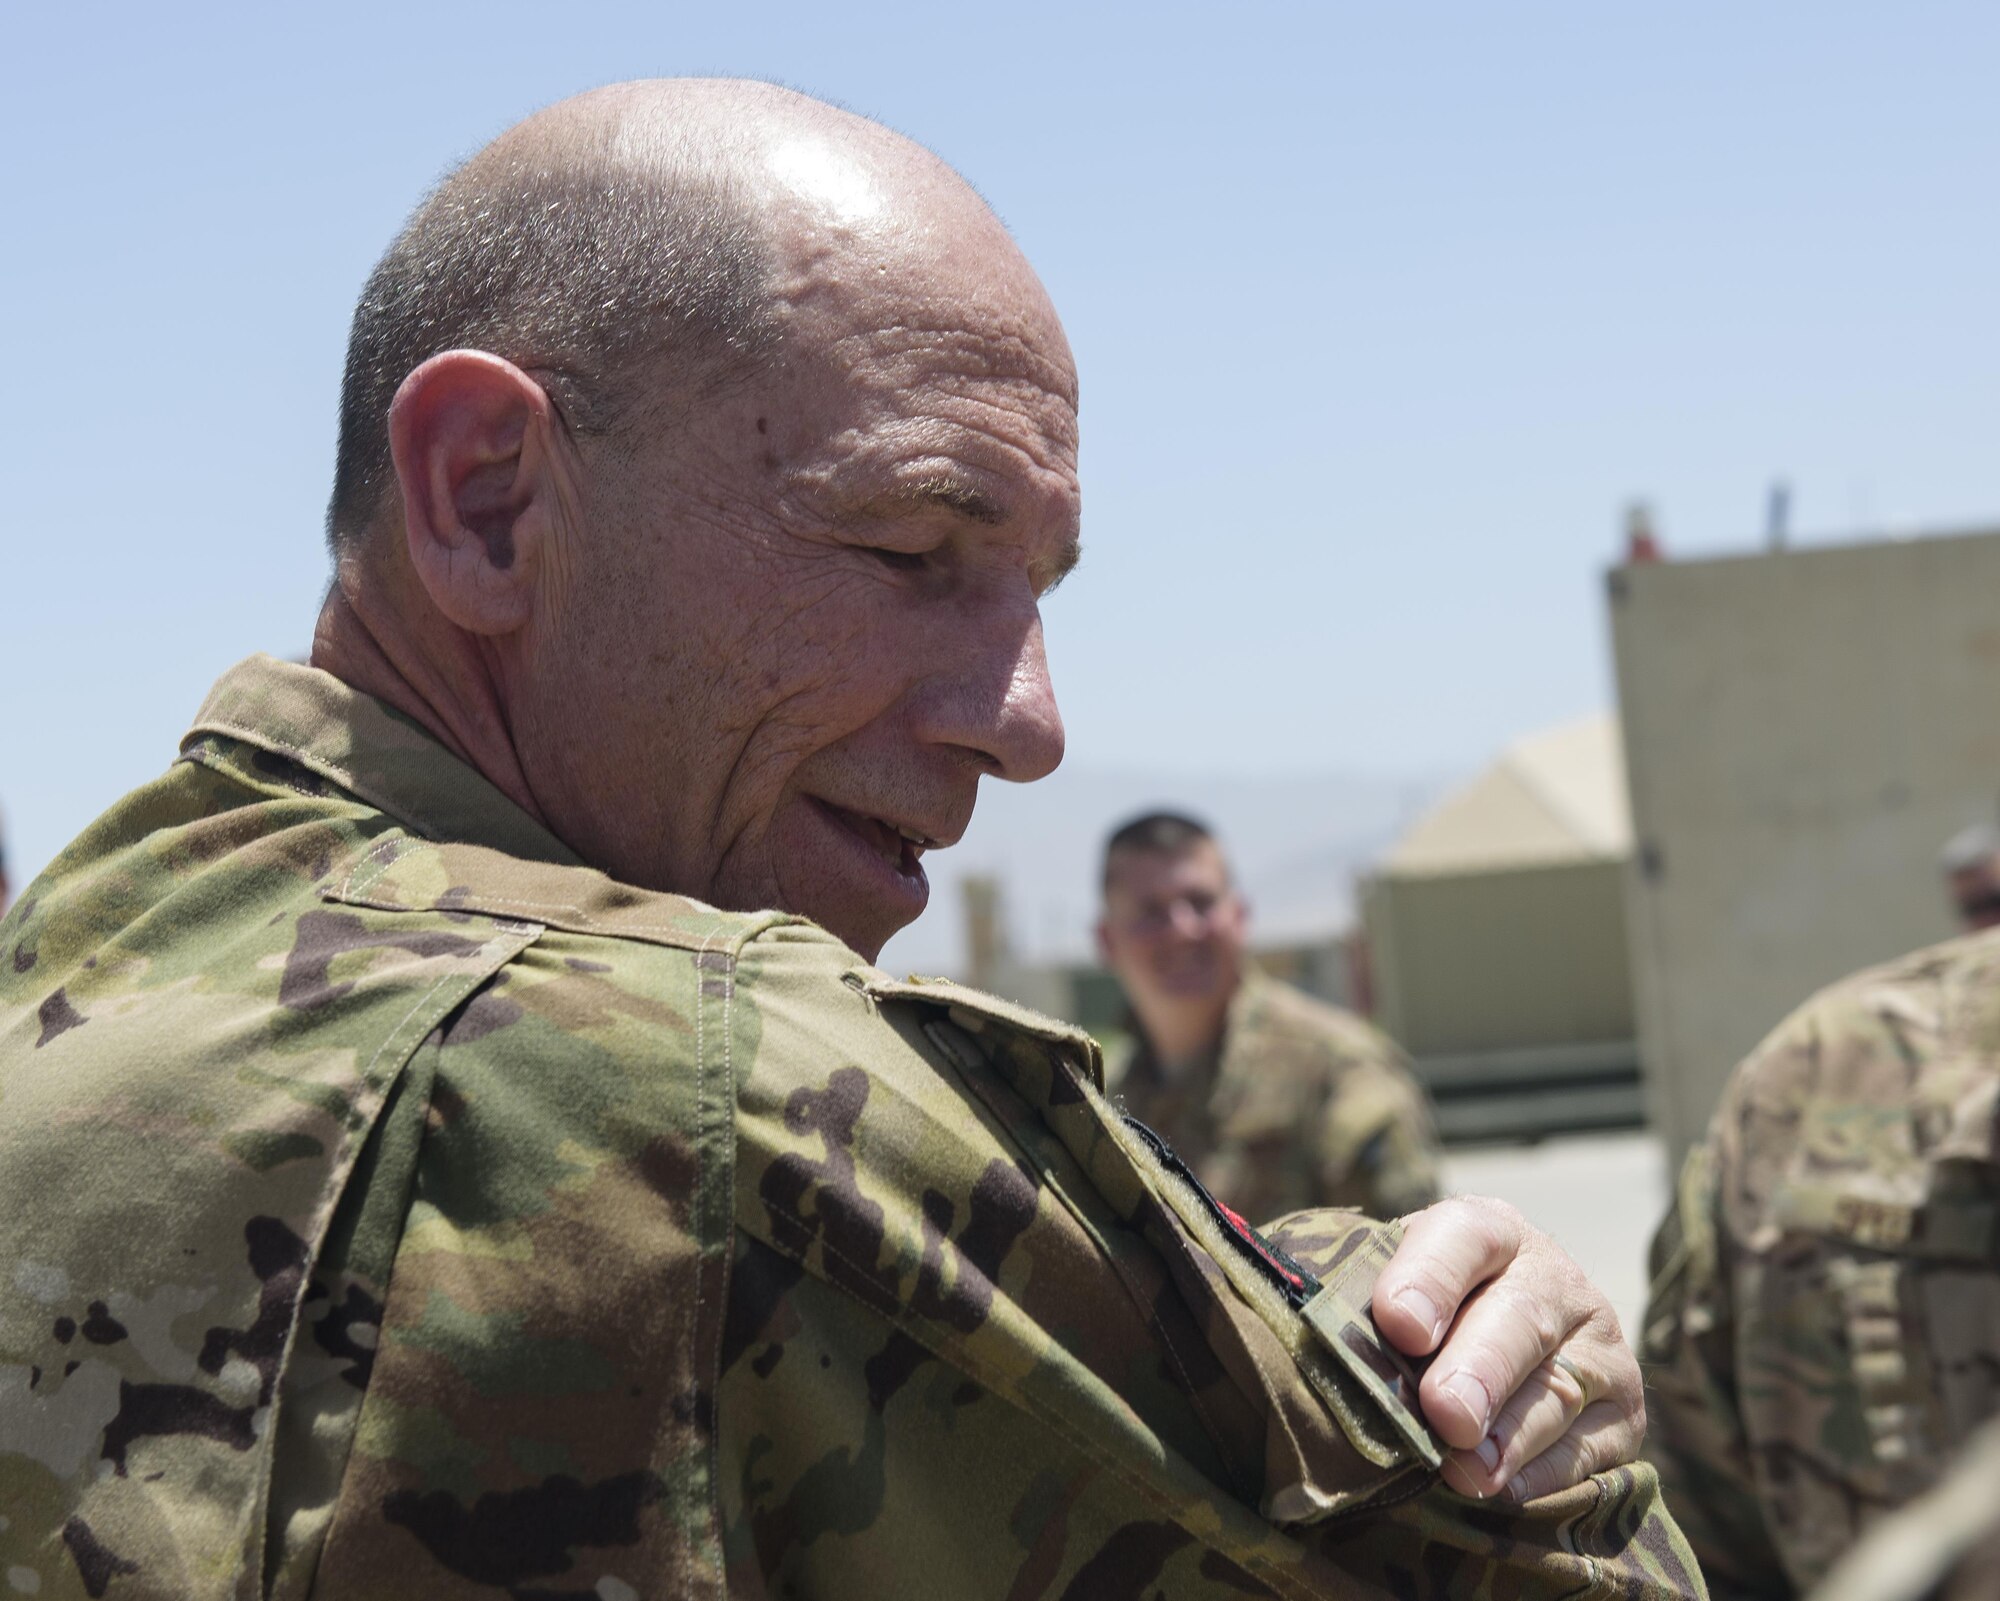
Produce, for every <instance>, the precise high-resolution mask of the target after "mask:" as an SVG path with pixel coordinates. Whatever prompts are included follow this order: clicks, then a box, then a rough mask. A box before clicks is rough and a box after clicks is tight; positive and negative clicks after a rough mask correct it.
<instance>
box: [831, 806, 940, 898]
mask: <svg viewBox="0 0 2000 1601" xmlns="http://www.w3.org/2000/svg"><path fill="white" fill-rule="evenodd" d="M818 804H819V806H820V807H821V808H822V809H823V810H825V811H826V813H827V814H828V815H829V816H830V817H832V818H833V820H834V821H835V822H836V823H838V824H840V826H841V827H842V828H844V829H846V830H847V831H848V833H850V834H852V835H853V836H854V837H855V838H856V839H858V840H860V841H861V842H862V843H863V844H864V845H866V846H868V847H869V849H871V850H872V851H874V853H875V854H876V855H877V856H879V857H881V858H882V861H883V863H884V865H886V866H887V867H889V868H891V869H893V870H894V871H896V872H898V873H901V874H902V875H903V876H904V877H905V878H916V879H921V878H923V877H924V866H923V858H924V852H925V851H927V850H931V849H934V848H937V847H938V844H939V842H938V841H937V840H935V839H932V838H931V837H930V836H929V835H927V834H925V833H923V832H922V831H921V830H919V829H915V828H912V827H910V826H909V825H907V824H904V823H892V822H890V821H888V820H887V819H886V818H881V817H873V816H870V815H869V814H868V813H866V812H857V811H851V810H849V809H848V808H847V807H845V806H836V805H834V803H833V802H832V801H827V800H823V801H819V802H818Z"/></svg>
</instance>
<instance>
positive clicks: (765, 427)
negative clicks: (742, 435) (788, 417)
mask: <svg viewBox="0 0 2000 1601" xmlns="http://www.w3.org/2000/svg"><path fill="white" fill-rule="evenodd" d="M770 431H771V419H770V418H769V417H759V418H758V419H757V432H758V433H760V434H768V433H769V432H770Z"/></svg>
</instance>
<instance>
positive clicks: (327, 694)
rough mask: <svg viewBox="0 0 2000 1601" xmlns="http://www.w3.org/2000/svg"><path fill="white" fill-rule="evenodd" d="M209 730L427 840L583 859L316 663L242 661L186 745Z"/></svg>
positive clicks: (569, 861) (214, 692) (418, 730)
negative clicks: (288, 765)
mask: <svg viewBox="0 0 2000 1601" xmlns="http://www.w3.org/2000/svg"><path fill="white" fill-rule="evenodd" d="M205 734H221V735H224V736H226V737H228V738H230V739H238V740H242V741H243V742H244V743H246V744H249V745H254V746H256V747H258V748H260V749H262V750H267V751H271V752H273V753H274V754H276V755H280V756H283V757H285V758H287V759H289V760H291V761H294V762H297V763H298V764H299V765H300V766H301V767H304V768H306V769H308V770H309V771H311V772H314V773H317V774H318V775H319V776H320V777H322V778H325V779H328V780H330V781H331V782H333V783H335V784H338V785H339V786H340V787H341V788H342V789H344V790H346V791H347V792H348V793H349V794H350V795H353V796H355V797H356V798H357V799H359V800H362V801H365V802H367V803H368V804H369V805H370V806H374V807H377V808H379V809H380V810H381V811H384V812H386V813H388V814H389V815H390V816H391V817H393V818H395V819H396V820H397V821H398V822H399V823H401V824H403V825H404V826H405V827H406V828H408V829H409V830H410V831H411V832H412V833H415V834H420V835H422V836H423V837H424V838H426V839H434V840H462V841H465V842H466V843H468V844H475V845H485V846H488V847H490V848H492V849H494V850H499V851H504V852H506V853H507V854H508V855H510V856H519V857H524V858H528V859H530V860H534V861H543V862H559V863H562V864H564V865H566V866H580V865H582V864H581V860H580V858H579V857H578V856H577V854H576V853H575V852H574V851H572V850H571V849H570V848H569V847H568V846H567V845H565V844H563V842H562V841H561V840H559V839H557V838H556V837H555V835H553V834H551V833H550V832H549V831H548V830H547V829H546V828H544V827H543V826H542V825H541V824H540V823H538V822H536V821H535V820H534V819H533V818H532V817H530V816H529V815H528V814H527V813H526V812H524V811H522V810H521V808H520V807H519V806H517V805H515V804H514V802H513V801H511V800H509V799H508V798H507V797H506V796H505V795H503V794H502V793H501V792H500V790H499V789H498V788H496V787H495V786H494V785H493V784H491V783H490V782H488V781H487V780H486V779H485V778H484V777H482V776H481V775H480V774H479V773H478V772H476V771H475V770H474V769H472V768H470V767H468V766H467V765H466V764H465V763H464V762H462V761H460V760H459V759H458V758H457V757H456V756H454V755H452V753H451V752H450V751H448V750H446V749H445V748H444V746H442V745H441V744H439V743H438V742H437V740H436V739H435V738H433V737H432V736H431V735H430V734H429V733H427V732H426V731H425V730H424V729H423V728H422V727H420V726H419V725H418V724H416V723H415V722H413V721H411V720H410V719H409V718H407V717H405V716H404V715H403V714H402V713H400V712H398V711H395V710H393V709H392V708H391V707H389V706H387V705H385V704H383V703H382V702H381V701H379V700H377V699H375V698H374V697H373V696H372V695H364V694H362V693H361V692H360V691H359V690H355V689H351V688H349V687H348V686H347V685H346V684H343V683H342V682H341V681H340V680H339V679H337V678H335V677H334V676H333V675H332V674H331V673H323V672H321V671H320V670H319V669H318V668H316V667H306V666H302V665H301V664H299V663H297V662H284V661H279V660H278V659H277V658H276V657H273V656H263V655H258V656H252V657H250V658H249V660H247V661H242V662H238V663H237V664H236V665H235V666H234V667H232V668H230V669H229V671H228V672H226V673H224V674H223V675H222V677H221V678H219V679H217V680H216V683H215V687H214V688H213V689H211V690H210V691H209V692H208V699H207V700H205V701H204V702H202V707H201V710H200V711H198V712H197V713H195V719H194V725H193V727H191V728H190V729H189V730H188V732H187V737H186V738H184V739H183V740H182V741H181V749H182V751H183V752H185V751H186V750H187V749H188V747H189V746H190V745H191V744H192V743H193V742H194V741H195V740H197V739H199V738H200V737H201V736H203V735H205Z"/></svg>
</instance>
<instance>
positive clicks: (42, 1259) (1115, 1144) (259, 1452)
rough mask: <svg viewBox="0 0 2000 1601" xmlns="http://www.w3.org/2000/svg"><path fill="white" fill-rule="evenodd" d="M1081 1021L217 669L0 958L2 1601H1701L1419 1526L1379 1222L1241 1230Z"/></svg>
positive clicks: (1586, 1559) (1663, 1531) (1631, 1491)
mask: <svg viewBox="0 0 2000 1601" xmlns="http://www.w3.org/2000/svg"><path fill="white" fill-rule="evenodd" d="M1098 1071H1099V1069H1098V1063H1097V1059H1096V1049H1095V1046H1094V1045H1093V1044H1092V1043H1091V1042H1090V1040H1089V1039H1088V1038H1087V1037H1086V1036H1083V1035H1080V1034H1077V1033H1075V1032H1073V1031H1071V1030H1070V1029H1068V1028H1066V1027H1064V1026H1063V1025H1060V1024H1057V1023H1053V1022H1050V1021H1047V1020H1045V1019H1041V1018H1038V1017H1035V1016H1033V1015H1032V1014H1027V1013H1023V1012H1019V1011H1015V1010H1013V1009H1010V1008H1008V1007H1006V1006H1004V1005H1001V1004H999V1003H996V1002H993V1001H990V1000H987V999H985V998H983V997H980V996H977V995H974V994H972V993H970V992H967V991H963V990H960V989H958V988H957V987H955V986H952V985H948V984H942V983H917V982H910V983H898V982H895V981H893V980H891V979H890V978H889V977H888V976H887V975H886V974H884V973H882V972H880V971H878V970H877V969H875V968H873V967H870V966H869V965H868V964H866V963H865V962H862V961H860V960H859V959H857V958H856V957H855V955H854V954H853V953H852V952H851V951H848V950H847V949H846V948H845V947H843V946H842V945H840V944H839V943H838V942H837V941H835V940H833V939H832V938H830V937H828V936H827V935H826V934H824V933H822V932H821V931H819V930H818V929H817V928H815V927H813V926H812V925H810V924H807V923H804V922H802V921H800V920H798V919H795V918H791V917H787V916H783V915H780V914H775V913H767V914H756V915H735V914H726V913H720V912H717V911H714V910H712V909H710V908H708V907H705V906H702V905H699V904H697V903H695V902H692V901H688V900H684V899H680V898H677V897H673V896H667V895H659V894H652V893H647V892H643V891H638V890H634V889H632V888H629V887H626V886H623V885H620V884H617V883H614V882H612V881H610V880H608V879H606V878H604V877H603V876H602V875H600V874H597V873H595V872H593V871H591V870H589V869H587V868H585V867H584V866H582V865H581V864H580V863H578V862H576V861H575V859H574V858H573V857H572V856H571V855H570V853H569V852H568V851H567V850H566V849H565V848H564V847H563V846H562V845H561V844H560V843H558V842H557V841H556V840H555V839H553V838H552V837H550V836H549V835H548V834H546V833H545V832H544V831H543V830H542V829H541V828H540V827H539V826H538V825H536V824H535V823H534V822H532V821H531V820H530V819H529V818H528V817H526V816H525V815H523V814H522V813H521V812H519V811H518V810H516V809H515V808H514V807H513V806H512V805H510V804H509V803H508V802H507V801H506V800H505V799H504V798H503V797H502V796H501V795H500V794H499V793H498V791H496V790H495V789H493V788H492V787H491V786H490V785H488V784H487V783H486V782H485V781H484V780H483V779H482V778H480V777H479V776H478V775H477V774H475V773H474V772H472V771H471V770H470V769H468V768H466V767H464V766H462V765H460V764H459V763H458V762H456V761H455V760H454V759H452V758H451V757H450V756H449V755H447V754H446V752H445V751H444V750H443V749H442V748H441V747H439V746H438V745H437V744H435V743H434V742H433V741H432V740H430V739H429V738H428V737H426V736H425V735H423V734H422V733H421V732H419V731H418V730H416V729H415V728H414V727H412V726H411V725H409V724H408V723H406V722H404V721H402V720H401V719H399V718H397V717H396V716H394V715H393V714H391V713H389V712H388V711H387V710H386V709H385V708H383V707H382V706H380V705H379V704H377V703H375V702H373V701H370V700H367V699H365V698H364V697H361V696H359V695H356V694H354V693H353V692H352V691H350V690H348V689H346V688H345V687H344V686H342V685H341V684H339V683H337V682H336V681H335V680H333V679H332V678H330V677H327V676H326V675H324V674H320V673H315V672H313V671H311V670H310V669H305V668H298V667H292V666H287V665H284V664H280V663H276V662H272V661H270V660H268V659H261V658H260V659H258V660H254V661H252V662H250V663H247V664H245V665H244V666H242V667H240V668H237V669H235V670H234V671H233V672H232V673H231V674H229V675H228V676H226V677H225V678H224V679H223V680H222V682H221V683H220V684H218V686H217V687H216V690H215V691H214V693H213V694H212V695H211V696H210V698H209V701H208V703H207V705H206V706H205V707H204V708H203V710H202V712H201V714H200V716H199V718H198V720H197V722H196V724H195V727H194V729H193V731H192V732H191V733H190V735H189V736H188V739H187V741H186V743H185V744H184V746H183V748H182V757H181V760H180V761H179V762H177V763H176V764H175V765H174V766H173V767H171V768H170V769H169V770H168V772H167V773H166V774H165V775H164V776H163V777H162V778H161V779H160V780H158V781H157V782H155V783H153V784H150V785H148V786H146V787H145V788H143V789H140V790H138V791H136V792H135V793H133V794H132V795H131V796H129V797H127V798H126V799H125V800H124V801H122V802H120V803H119V804H118V805H117V806H115V807H114V808H113V809H112V810H111V811H110V812H108V813H107V814H106V815H105V816H104V817H103V818H101V819H99V820H98V821H97V822H96V823H94V824H93V825H92V826H91V827H90V828H89V829H88V830H86V832H85V833H84V834H83V835H82V836H81V837H80V838H79V839H78V840H77V841H76V842H75V843H74V844H72V845H71V846H70V847H69V849H68V850H66V851H65V852H64V853H63V854H62V856H60V857H59V858H58V859H57V860H56V861H55V862H54V863H53V864H52V865H51V866H50V868H49V869H48V871H47V872H46V873H45V874H44V875H43V876H42V878H41V879H40V880H39V881H38V882H37V883H36V884H35V885H34V886H32V887H31V888H30V889H29V891H28V892H27V895H26V896H25V898H24V899H23V901H22V903H21V904H20V906H18V907H17V908H16V909H15V910H14V912H13V913H12V914H11V915H10V916H9V917H8V918H7V920H6V921H5V922H4V923H0V1286H4V1289H3V1290H0V1574H5V1575H8V1576H9V1579H10V1582H12V1583H13V1584H14V1587H15V1588H16V1589H17V1590H24V1591H27V1592H29V1593H34V1594H38V1595H39V1596H40V1597H42V1598H44V1601H47V1598H54V1597H69V1596H81V1595H89V1596H93V1597H95V1596H106V1595H108V1596H111V1597H113V1598H114V1601H115V1598H119V1597H136V1596H147V1597H155V1596H157V1597H175V1598H206V1597H223V1596H231V1597H249V1596H254V1595H257V1594H259V1593H272V1594H276V1595H279V1596H285V1597H295V1596H301V1595H304V1594H306V1593H307V1592H308V1591H310V1592H311V1593H312V1594H313V1595H316V1596H320V1597H327V1598H347V1597H361V1598H378V1597H393V1596H422V1597H425V1598H427V1601H453V1598H458V1597H479V1596H511V1597H515V1598H517V1601H526V1598H546V1597H552V1596H569V1597H578V1598H582V1597H595V1598H598V1601H630V1598H632V1597H635V1596H686V1595H697V1594H699V1595H709V1596H719V1595H723V1594H729V1595H738V1596H760V1595H766V1594H770V1595H785V1596H792V1595H797V1596H868V1597H870V1598H874V1597H903V1596H910V1597H916V1596H924V1597H945V1598H953V1597H972V1596H982V1597H983V1596H992V1597H1002V1596H1020V1597H1038V1596H1063V1595H1068V1596H1076V1597H1085V1596H1091V1597H1094V1596H1116V1595H1132V1596H1137V1595H1139V1594H1140V1593H1142V1591H1143V1593H1145V1594H1147V1595H1152V1594H1154V1593H1155V1592H1158V1593H1162V1594H1165V1595H1168V1596H1175V1597H1179V1596H1217V1597H1220V1596H1232V1597H1233V1596H1240V1595H1243V1594H1253V1595H1256V1594H1279V1595H1285V1596H1311V1595H1338V1596H1391V1595H1394V1596H1400V1597H1414V1596H1443V1595H1446V1594H1450V1595H1453V1596H1500V1595H1505V1596H1509V1597H1514V1596H1521V1597H1555V1596H1598V1597H1610V1596H1620V1597H1625V1596H1632V1597H1666V1596H1685V1595H1691V1594H1699V1593H1700V1584H1699V1580H1698V1578H1696V1577H1695V1576H1694V1573H1693V1570H1692V1568H1691V1567H1690V1565H1689V1563H1688V1559H1687V1556H1686V1553H1685V1547H1684V1545H1683V1544H1682V1543H1681V1541H1680V1538H1679V1535H1678V1533H1677V1531H1675V1529H1674V1528H1673V1526H1672V1524H1671V1523H1670V1522H1669V1521H1668V1520H1667V1519H1666V1517H1665V1515H1664V1513H1663V1511H1662V1510H1661V1507H1660V1503H1659V1499H1658V1492H1657V1486H1656V1484H1655V1481H1654V1479H1653V1477H1652V1474H1651V1471H1650V1470H1649V1469H1646V1468H1644V1467H1636V1466H1635V1467H1628V1468H1623V1469H1619V1470H1616V1471H1613V1472H1609V1473H1605V1474H1601V1475H1599V1476H1598V1477H1597V1478H1595V1479H1593V1480H1591V1481H1588V1482H1586V1483H1585V1484H1583V1485H1581V1486H1579V1487H1577V1488H1576V1489H1574V1490H1572V1491H1569V1492H1566V1493H1565V1494H1563V1495H1560V1496H1555V1497H1551V1498H1548V1499H1546V1500H1544V1501H1542V1502H1538V1503H1535V1504H1534V1505H1532V1506H1530V1507H1528V1508H1525V1509H1518V1510H1502V1509H1500V1508H1495V1507H1484V1506H1479V1505H1475V1504H1471V1503H1467V1502H1463V1501H1460V1500H1458V1499H1456V1498H1455V1497H1453V1496H1451V1495H1450V1494H1448V1493H1446V1492H1445V1491H1444V1490H1443V1489H1442V1488H1441V1487H1440V1486H1439V1484H1438V1482H1437V1480H1436V1475H1435V1472H1434V1465H1435V1463H1436V1462H1437V1460H1438V1450H1437V1446H1436V1444H1435V1442H1434V1441H1433V1440H1432V1438H1431V1436H1430V1435H1429V1434H1428V1433H1427V1432H1426V1431H1425V1430H1424V1428H1423V1426H1422V1425H1421V1423H1420V1422H1419V1421H1418V1420H1417V1418H1416V1416H1415V1414H1414V1413H1413V1412H1412V1410H1411V1407H1410V1405H1409V1402H1408V1390H1407V1385H1408V1375H1407V1373H1406V1372H1404V1371H1403V1370H1401V1369H1399V1367H1398V1366H1397V1365H1396V1364H1395V1363H1394V1362H1392V1361H1391V1360H1390V1358H1389V1357H1388V1356H1387V1355H1386V1354H1385V1352H1384V1350H1383V1349H1382V1347H1381V1346H1379V1345H1378V1344H1377V1342H1376V1340H1375V1339H1374V1337H1373V1335H1372V1333H1371V1325H1370V1323H1369V1321H1368V1319H1367V1315H1366V1303H1367V1294H1368V1285H1369V1284H1370V1282H1371V1281H1372V1277H1373V1274H1374V1273H1375V1271H1376V1270H1377V1269H1378V1267H1379V1265H1380V1263H1381V1261H1382V1260H1383V1258H1384V1255H1385V1253H1386V1252H1387V1250H1388V1249H1389V1248H1390V1246H1391V1244H1392V1243H1393V1240H1392V1236H1391V1235H1390V1234H1389V1233H1387V1232H1385V1231H1382V1230H1379V1229H1377V1228H1375V1227H1373V1226H1372V1225H1369V1224H1367V1223H1365V1222H1364V1221H1362V1220H1360V1219H1357V1218H1355V1217H1352V1216H1346V1215H1339V1216H1334V1217H1330V1218H1326V1219H1322V1220H1318V1221H1319V1225H1320V1226H1318V1227H1315V1220H1312V1219H1305V1220H1301V1221H1300V1222H1299V1223H1298V1224H1297V1225H1296V1226H1295V1228H1294V1231H1293V1233H1292V1234H1291V1235H1290V1236H1289V1241H1290V1244H1291V1245H1292V1246H1293V1247H1295V1248H1296V1250H1297V1251H1298V1252H1299V1253H1300V1255H1301V1257H1302V1258H1304V1259H1306V1263H1307V1265H1304V1266H1302V1265H1299V1264H1296V1263H1292V1262H1290V1261H1289V1259H1283V1258H1280V1257H1278V1256H1276V1255H1273V1254H1269V1253H1267V1252H1265V1251H1262V1250H1259V1249H1257V1248H1256V1246H1255V1244H1254V1242H1253V1241H1252V1240H1251V1239H1249V1238H1248V1237H1247V1236H1244V1235H1239V1234H1237V1233H1235V1232H1233V1231H1232V1230H1230V1229H1229V1228H1228V1227H1227V1225H1226V1223H1225V1222H1224V1221H1223V1220H1221V1218H1220V1217H1219V1215H1218V1214H1216V1213H1215V1212H1213V1210H1212V1209H1209V1208H1206V1207H1204V1206H1203V1205H1201V1204H1200V1197H1199V1196H1198V1195H1197V1194H1196V1193H1195V1192H1194V1190H1193V1189H1192V1187H1191V1186H1189V1185H1188V1184H1187V1183H1186V1182H1185V1181H1184V1180H1183V1179H1181V1178H1180V1177H1178V1176H1177V1175H1176V1173H1175V1172H1174V1171H1173V1168H1172V1164H1171V1162H1170V1161H1167V1160H1164V1159H1162V1157H1161V1156H1160V1155H1159V1153H1158V1152H1156V1151H1154V1150H1153V1149H1152V1148H1150V1147H1149V1146H1148V1145H1147V1144H1146V1142H1145V1141H1144V1139H1143V1138H1142V1137H1141V1136H1140V1135H1138V1134H1137V1133H1136V1132H1135V1131H1133V1130H1132V1129H1130V1128H1128V1127H1126V1126H1125V1125H1124V1124H1122V1123H1121V1122H1120V1121H1119V1120H1118V1119H1117V1118H1116V1117H1115V1116H1114V1115H1112V1114H1110V1112H1109V1111H1108V1108H1107V1103H1106V1102H1105V1101H1104V1100H1103V1098H1102V1096H1101V1094H1100V1091H1099V1087H1098Z"/></svg>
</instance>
